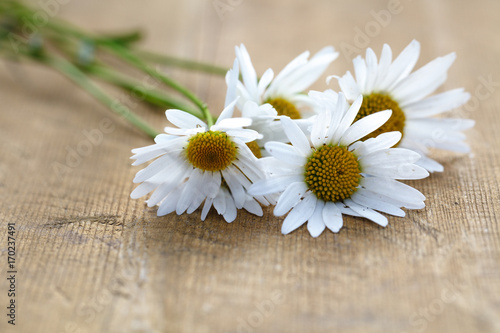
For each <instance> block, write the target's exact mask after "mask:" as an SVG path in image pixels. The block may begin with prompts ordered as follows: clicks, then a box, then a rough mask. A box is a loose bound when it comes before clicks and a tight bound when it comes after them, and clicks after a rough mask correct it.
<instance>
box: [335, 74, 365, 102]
mask: <svg viewBox="0 0 500 333" xmlns="http://www.w3.org/2000/svg"><path fill="white" fill-rule="evenodd" d="M338 82H339V86H340V89H341V90H342V92H343V93H344V94H345V96H346V97H347V99H349V100H350V101H353V100H355V99H356V98H357V97H358V96H359V95H361V90H360V89H359V86H358V84H357V83H356V80H355V79H354V77H353V76H352V74H351V72H349V71H348V72H347V73H346V74H344V76H342V77H341V78H339V79H338Z"/></svg>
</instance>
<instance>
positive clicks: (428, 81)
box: [391, 53, 456, 107]
mask: <svg viewBox="0 0 500 333" xmlns="http://www.w3.org/2000/svg"><path fill="white" fill-rule="evenodd" d="M455 58H456V55H455V53H450V54H448V55H446V56H444V57H439V58H436V59H434V60H433V61H431V62H430V63H428V64H427V65H425V66H423V67H422V68H420V69H419V70H417V71H415V72H414V73H412V74H411V75H410V76H408V77H407V78H405V79H404V80H402V81H401V82H399V83H398V84H397V86H396V87H395V88H394V89H393V90H392V92H391V93H392V94H393V95H394V97H395V98H396V99H397V100H398V101H401V103H400V106H401V107H405V106H406V105H408V104H409V103H412V102H415V101H418V100H420V99H422V98H423V97H425V96H427V95H429V94H430V93H432V92H434V90H436V89H437V88H438V87H439V86H441V85H442V84H443V83H444V81H445V80H446V72H447V71H448V69H449V68H450V66H451V64H452V63H453V62H454V61H455Z"/></svg>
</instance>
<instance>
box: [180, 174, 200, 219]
mask: <svg viewBox="0 0 500 333" xmlns="http://www.w3.org/2000/svg"><path fill="white" fill-rule="evenodd" d="M203 174H204V172H202V171H200V170H199V169H194V170H193V172H192V173H191V175H190V176H189V179H188V180H187V182H186V183H185V184H184V190H183V191H182V193H181V195H180V197H179V201H178V202H177V206H176V208H175V211H176V213H177V215H181V214H182V213H184V212H185V211H186V209H188V208H189V206H190V205H191V203H192V202H193V200H194V198H195V197H196V196H197V194H198V192H201V190H200V189H201V188H202V186H203V185H204V184H203V182H202V181H203Z"/></svg>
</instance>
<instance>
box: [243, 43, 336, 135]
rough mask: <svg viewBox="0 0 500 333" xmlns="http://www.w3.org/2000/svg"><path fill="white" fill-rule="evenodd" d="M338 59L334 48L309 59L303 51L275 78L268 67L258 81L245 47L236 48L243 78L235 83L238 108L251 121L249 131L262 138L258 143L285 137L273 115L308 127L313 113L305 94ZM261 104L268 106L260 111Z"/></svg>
mask: <svg viewBox="0 0 500 333" xmlns="http://www.w3.org/2000/svg"><path fill="white" fill-rule="evenodd" d="M337 57H338V52H335V50H334V48H333V47H325V48H323V49H322V50H320V51H319V52H318V53H316V54H315V55H314V56H313V57H312V58H311V59H309V60H308V58H309V52H308V51H306V52H304V53H302V54H300V55H299V56H298V57H296V58H295V59H293V60H292V61H291V62H290V63H289V64H288V65H286V66H285V68H283V70H282V71H281V72H280V73H279V74H278V75H277V76H276V77H274V73H273V70H272V69H270V68H269V69H268V70H266V71H265V72H264V74H263V75H262V77H261V78H260V79H258V78H257V73H256V71H255V69H254V67H253V65H252V61H251V59H250V55H249V54H248V52H247V50H246V48H245V46H244V45H243V44H241V45H240V47H236V59H237V60H238V62H239V64H240V68H241V76H242V79H243V81H242V82H241V81H238V83H237V94H238V96H239V97H240V98H239V101H238V108H239V109H240V110H241V111H242V112H243V114H245V117H249V118H251V119H252V120H254V123H253V124H252V128H253V129H255V130H256V131H258V132H259V133H261V134H263V136H264V138H263V140H262V141H261V142H267V141H269V140H278V141H280V140H281V139H282V138H283V137H284V134H283V131H282V128H281V125H280V124H279V122H276V121H274V120H275V115H276V114H277V115H279V116H283V115H284V116H288V117H290V118H292V119H295V120H296V121H297V124H299V126H300V127H301V128H303V129H305V128H307V127H308V126H309V125H310V122H309V121H306V120H305V119H307V118H309V117H310V116H312V115H314V114H315V113H314V109H313V107H312V106H313V103H312V100H311V98H310V97H309V96H308V95H306V94H304V91H305V90H306V89H307V88H308V87H309V86H311V84H313V83H314V82H315V81H316V80H317V79H318V78H319V77H320V76H321V75H322V74H323V72H324V71H325V70H326V68H327V67H328V65H330V63H331V62H332V61H334V60H335V59H336V58H337ZM249 101H251V102H253V103H255V104H256V105H257V107H256V106H255V105H252V104H250V105H251V107H249V106H248V105H249V104H248V102H249ZM263 104H268V105H267V106H265V107H263V108H260V109H259V108H258V107H260V106H261V105H263Z"/></svg>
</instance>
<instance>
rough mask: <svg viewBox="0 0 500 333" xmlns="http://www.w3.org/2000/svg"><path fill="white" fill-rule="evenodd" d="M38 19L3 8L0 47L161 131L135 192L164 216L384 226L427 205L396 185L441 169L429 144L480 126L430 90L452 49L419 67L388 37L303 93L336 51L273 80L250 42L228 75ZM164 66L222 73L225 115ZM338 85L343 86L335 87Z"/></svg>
mask: <svg viewBox="0 0 500 333" xmlns="http://www.w3.org/2000/svg"><path fill="white" fill-rule="evenodd" d="M36 14H37V12H36V10H34V9H32V8H30V7H29V6H26V5H24V4H23V3H22V2H20V1H19V0H4V1H2V2H1V4H0V50H1V51H2V52H1V54H2V55H4V56H5V57H6V58H8V59H11V60H12V59H14V60H29V61H35V62H37V63H40V64H43V65H46V66H49V67H51V68H53V69H54V70H56V71H58V72H60V73H61V74H63V75H65V76H66V77H68V78H69V79H70V80H72V81H73V82H74V83H75V84H76V85H78V86H80V87H81V88H82V89H84V90H85V91H87V92H88V93H89V94H91V95H92V96H93V97H95V98H96V99H97V100H99V101H100V102H102V103H103V104H105V105H106V106H108V107H109V108H110V109H111V110H112V111H114V112H116V113H117V114H119V115H120V116H122V117H123V118H125V119H126V120H127V121H129V122H130V123H131V124H132V125H134V126H135V127H137V128H138V129H140V130H141V131H143V132H144V133H146V134H147V135H149V136H150V137H152V138H154V144H152V145H150V146H147V147H142V148H137V149H133V150H132V152H133V154H134V155H133V156H132V159H134V160H135V161H134V162H133V165H143V164H145V163H148V162H150V163H149V164H148V165H147V166H146V167H145V168H144V169H142V170H140V171H138V172H137V175H136V176H135V178H134V180H133V181H134V183H138V184H139V185H138V186H137V187H136V188H135V189H134V190H133V192H132V194H131V197H132V198H141V197H144V196H147V195H149V197H148V199H147V201H146V202H147V205H148V206H149V207H153V206H158V209H157V214H158V216H162V215H167V214H173V213H174V212H175V213H176V214H191V213H193V212H195V211H197V210H201V219H202V220H205V218H206V217H207V214H208V213H209V211H210V210H211V208H212V207H213V208H214V210H215V211H216V212H217V213H218V214H219V215H222V217H223V218H224V219H225V220H226V221H227V222H233V221H234V220H235V219H236V218H237V214H238V210H240V209H244V210H246V211H248V212H249V213H252V214H255V215H258V216H262V215H263V208H262V207H263V206H270V205H273V206H274V208H273V212H274V214H275V215H276V216H283V215H286V217H285V218H284V221H283V225H282V232H283V233H284V234H287V233H290V232H292V231H293V230H295V229H297V228H298V227H300V226H301V225H303V224H304V223H306V222H307V229H308V231H309V232H310V234H311V236H313V237H317V236H319V235H320V234H321V233H322V232H323V230H325V228H328V229H330V230H331V231H332V232H339V230H340V229H341V228H342V226H343V218H342V216H343V215H344V214H345V215H350V216H356V217H359V218H365V219H368V220H371V221H373V222H375V223H377V224H379V225H381V226H386V225H387V218H386V216H385V215H384V214H389V215H393V216H400V217H403V216H405V212H404V210H402V208H405V209H422V208H424V207H425V204H424V200H425V197H424V196H423V195H422V193H420V192H419V191H418V190H416V189H414V188H412V187H411V186H409V185H406V184H404V183H402V182H401V180H409V179H422V178H425V177H427V176H428V175H429V173H432V172H441V171H443V166H442V165H441V164H440V163H439V162H438V161H435V160H434V159H432V158H431V157H429V153H430V149H444V150H450V151H455V152H462V153H463V152H467V151H468V150H469V147H468V146H467V144H466V143H465V135H464V134H463V131H464V130H466V129H468V128H471V127H472V126H473V125H474V122H473V121H472V120H469V119H452V118H446V117H444V116H443V115H442V114H443V113H445V112H447V111H450V110H452V109H454V108H457V107H460V106H461V105H463V104H464V103H466V102H467V101H468V99H469V98H470V94H469V93H467V92H465V91H464V89H461V88H458V89H453V90H449V91H445V92H442V93H439V94H434V92H435V91H436V90H437V89H438V88H439V87H440V86H441V85H442V84H443V83H444V82H445V80H446V77H447V72H448V69H449V68H450V66H451V65H452V63H453V61H454V60H455V53H450V54H448V55H446V56H444V57H439V58H436V59H435V60H433V61H431V62H430V63H428V64H426V65H425V66H423V67H421V68H419V69H417V70H414V67H415V64H416V62H417V60H418V57H419V54H420V44H419V43H418V42H417V41H412V42H411V43H410V44H409V45H408V46H407V47H406V48H405V49H404V50H403V51H402V52H401V53H400V54H399V55H398V56H397V57H395V59H393V55H392V50H391V48H390V47H389V46H388V45H384V46H383V48H382V52H381V54H380V57H379V58H377V55H376V54H375V52H374V51H373V50H372V49H367V50H366V55H365V57H364V58H363V57H362V56H361V55H360V56H358V57H356V58H355V59H354V60H353V65H354V75H353V74H351V72H349V71H347V72H346V73H345V74H344V75H341V76H340V75H330V76H328V78H327V80H326V82H325V89H324V91H308V89H309V87H310V86H311V85H312V84H313V83H315V82H316V81H317V80H318V79H319V78H320V77H321V76H322V75H323V74H325V72H326V71H327V70H328V67H329V65H330V64H331V63H332V62H333V61H334V60H335V59H336V58H337V57H338V53H337V52H336V51H335V49H334V48H333V47H330V46H328V47H325V48H323V49H322V50H320V51H319V52H317V53H316V54H314V55H313V56H312V57H310V54H309V52H304V53H302V54H300V55H299V56H297V57H296V58H294V59H293V60H292V61H290V62H289V63H288V64H287V65H286V66H284V68H283V69H282V70H281V71H280V72H279V73H278V74H276V75H275V73H274V71H273V70H272V69H268V70H266V71H265V72H264V73H262V74H261V75H260V76H259V75H258V74H257V73H256V71H255V69H254V67H253V65H252V61H251V58H250V55H249V53H248V51H247V49H246V48H245V46H244V45H240V46H237V47H236V48H235V51H236V57H235V60H234V64H233V67H232V68H231V69H230V70H229V71H226V69H224V68H220V67H217V66H213V65H210V64H204V63H198V62H195V61H189V60H185V59H178V58H174V57H166V56H162V55H158V54H153V53H149V52H145V51H143V50H140V49H139V48H137V47H136V45H135V42H136V41H137V40H138V39H139V38H140V34H139V33H137V32H131V33H128V34H119V35H105V36H103V35H94V34H91V33H88V32H86V31H84V30H82V29H79V28H77V27H75V26H73V25H71V24H69V23H67V22H64V21H62V20H57V19H55V18H52V19H50V20H49V19H48V20H47V22H45V24H44V25H40V24H39V23H40V22H38V21H37V20H36V17H37V15H36ZM28 27H36V29H27V28H28ZM102 55H104V57H102ZM110 58H115V59H114V60H115V61H114V62H110V61H109V59H110ZM116 60H118V62H120V63H122V64H126V65H128V66H130V67H132V68H133V69H134V70H136V71H137V70H138V71H140V72H142V73H144V74H146V75H147V77H148V78H153V79H154V82H155V83H156V84H155V85H153V86H152V87H151V85H146V84H144V82H138V81H137V80H136V79H135V78H134V77H131V76H129V75H125V73H126V71H124V70H122V68H119V69H116V68H114V64H115V63H116ZM159 63H161V64H163V65H165V66H174V67H178V68H184V69H189V70H197V71H203V72H208V73H211V74H222V75H225V78H226V83H227V93H226V98H225V107H224V109H223V110H222V111H221V112H218V113H217V114H218V116H217V117H216V116H215V115H214V114H212V113H211V112H210V111H209V108H208V107H207V105H206V104H205V103H204V102H203V101H202V100H201V99H200V98H198V97H197V96H196V95H195V94H194V93H193V92H191V91H190V90H189V89H187V88H186V87H184V86H183V85H181V84H180V83H179V82H177V81H175V80H174V79H173V78H172V77H169V76H167V75H165V74H164V73H162V72H161V71H158V70H157V67H155V66H154V65H155V64H159ZM327 74H331V73H327ZM96 80H97V81H104V82H106V83H108V84H112V85H114V86H117V87H119V88H122V89H124V90H126V91H128V92H130V93H132V94H134V95H135V96H140V99H141V100H142V101H144V102H147V103H149V104H154V105H156V106H160V107H161V108H162V109H163V110H164V109H168V110H167V111H166V117H167V120H168V121H169V122H170V124H171V125H172V126H167V127H165V129H164V131H165V133H162V134H159V133H158V132H157V131H156V130H155V129H154V128H153V127H152V126H150V125H149V124H147V123H146V122H145V121H144V120H142V119H141V118H140V117H139V116H137V115H136V114H135V113H134V112H133V110H131V109H130V108H128V107H127V106H125V105H123V103H120V101H118V100H116V99H114V98H112V97H111V96H109V95H108V94H107V93H106V92H105V91H104V90H102V89H100V87H99V85H98V84H97V83H96V82H95V81H96ZM332 80H336V81H337V83H338V86H339V87H340V89H339V91H334V90H332V89H329V88H328V85H329V83H330V82H331V81H332ZM160 84H162V85H164V86H166V87H168V88H170V90H169V92H168V93H167V92H166V91H165V90H161V89H158V88H157V86H159V85H160ZM172 91H173V92H175V93H177V94H178V95H180V97H181V98H182V99H180V98H179V97H174V96H172V94H171V92H172Z"/></svg>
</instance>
